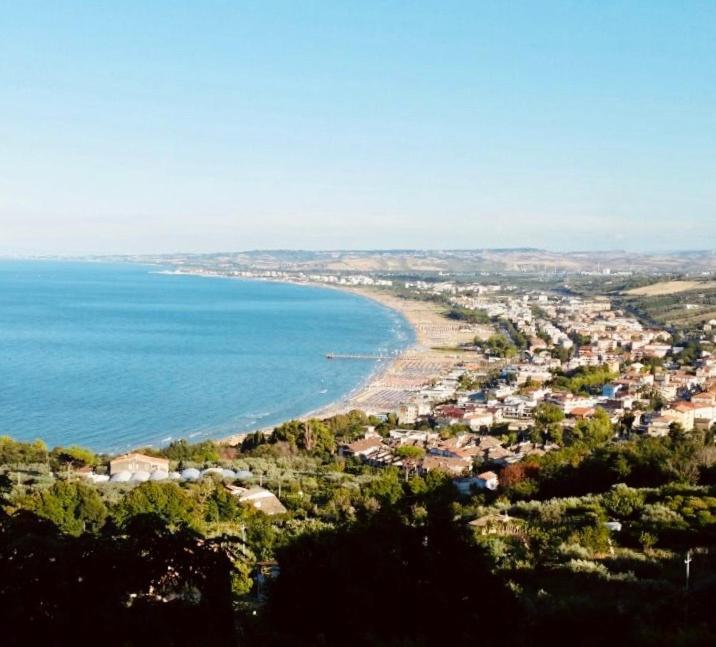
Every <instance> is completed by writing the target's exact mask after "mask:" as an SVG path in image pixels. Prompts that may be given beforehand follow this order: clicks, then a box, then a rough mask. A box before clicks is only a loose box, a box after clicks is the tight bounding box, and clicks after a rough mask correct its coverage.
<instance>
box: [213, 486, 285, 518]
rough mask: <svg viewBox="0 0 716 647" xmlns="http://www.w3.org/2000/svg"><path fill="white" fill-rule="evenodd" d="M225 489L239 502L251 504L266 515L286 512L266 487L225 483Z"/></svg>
mask: <svg viewBox="0 0 716 647" xmlns="http://www.w3.org/2000/svg"><path fill="white" fill-rule="evenodd" d="M226 489H227V490H228V491H229V492H231V494H233V495H234V496H235V497H236V498H238V500H239V501H240V502H241V503H246V504H248V505H252V506H253V507H254V508H256V509H257V510H261V512H263V513H265V514H267V515H274V514H283V513H284V512H286V508H284V506H283V504H282V503H281V502H280V501H279V500H278V497H277V496H276V495H275V494H274V493H273V492H269V491H268V490H267V489H265V488H262V487H258V486H254V487H251V488H243V487H239V486H238V485H227V486H226Z"/></svg>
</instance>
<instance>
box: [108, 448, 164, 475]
mask: <svg viewBox="0 0 716 647" xmlns="http://www.w3.org/2000/svg"><path fill="white" fill-rule="evenodd" d="M168 471H169V460H168V459H166V458H157V457H156V456H147V455H146V454H138V453H136V452H132V453H129V454H124V455H123V456H117V458H115V459H113V460H111V461H110V462H109V474H110V476H113V475H114V474H119V473H120V472H130V473H135V472H147V473H148V474H151V473H152V472H168Z"/></svg>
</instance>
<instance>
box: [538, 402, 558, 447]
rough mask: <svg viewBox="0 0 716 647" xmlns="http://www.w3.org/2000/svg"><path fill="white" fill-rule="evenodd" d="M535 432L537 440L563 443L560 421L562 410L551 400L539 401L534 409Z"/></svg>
mask: <svg viewBox="0 0 716 647" xmlns="http://www.w3.org/2000/svg"><path fill="white" fill-rule="evenodd" d="M534 420H535V433H536V435H537V440H538V441H539V442H546V441H551V442H554V443H556V444H558V445H561V444H562V443H563V437H562V424H561V423H562V421H563V420H564V411H562V409H560V408H559V407H558V406H557V405H556V404H552V403H551V402H541V403H540V404H538V405H537V407H535V410H534Z"/></svg>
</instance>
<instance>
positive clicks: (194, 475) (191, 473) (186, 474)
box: [181, 467, 201, 481]
mask: <svg viewBox="0 0 716 647" xmlns="http://www.w3.org/2000/svg"><path fill="white" fill-rule="evenodd" d="M200 477H201V472H200V471H199V470H198V469H195V468H193V467H187V468H186V469H185V470H182V473H181V478H182V479H183V480H185V481H196V480H198V479H199V478H200Z"/></svg>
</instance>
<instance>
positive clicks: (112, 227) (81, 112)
mask: <svg viewBox="0 0 716 647" xmlns="http://www.w3.org/2000/svg"><path fill="white" fill-rule="evenodd" d="M1 24H2V37H0V254H13V255H19V254H89V253H98V254H100V253H108V254H112V253H159V252H174V251H184V252H190V251H197V252H207V251H222V250H239V249H254V248H271V249H278V248H304V249H350V248H360V249H382V248H392V249H395V248H402V249H406V248H433V249H434V248H453V249H455V248H460V249H465V248H490V247H503V248H504V247H538V248H546V249H552V250H575V249H580V250H599V249H627V250H635V251H647V250H655V251H658V250H673V249H689V248H692V249H693V248H695V249H705V248H714V247H716V182H714V177H716V110H715V109H714V106H715V105H716V4H714V3H713V2H709V1H697V0H692V1H691V2H689V3H674V2H670V1H667V0H649V1H647V0H641V1H637V0H632V1H629V2H627V1H623V2H619V1H616V2H611V3H603V2H599V1H596V0H591V1H586V0H585V1H583V2H567V1H552V2H549V1H546V2H540V3H482V2H457V1H454V2H424V3H408V2H393V3H383V2H376V1H372V0H371V1H365V2H355V3H329V2H313V3H295V2H288V1H286V2H272V1H267V2H236V3H230V2H221V1H217V0H209V1H207V2H202V3H189V2H168V1H166V0H157V1H156V2H152V3H146V2H138V1H136V2H124V3H113V6H112V5H102V6H100V5H99V3H97V4H91V5H90V4H88V3H80V2H65V1H58V2H47V1H45V2H35V3H10V4H8V5H7V6H6V7H4V8H3V12H2V23H1Z"/></svg>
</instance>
